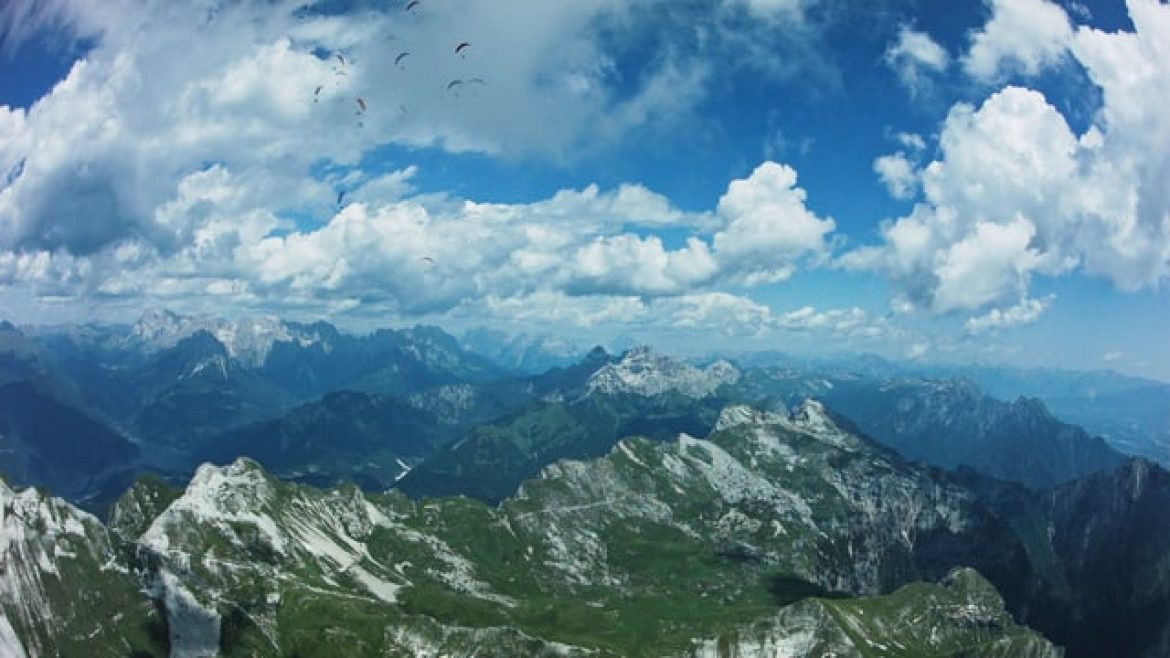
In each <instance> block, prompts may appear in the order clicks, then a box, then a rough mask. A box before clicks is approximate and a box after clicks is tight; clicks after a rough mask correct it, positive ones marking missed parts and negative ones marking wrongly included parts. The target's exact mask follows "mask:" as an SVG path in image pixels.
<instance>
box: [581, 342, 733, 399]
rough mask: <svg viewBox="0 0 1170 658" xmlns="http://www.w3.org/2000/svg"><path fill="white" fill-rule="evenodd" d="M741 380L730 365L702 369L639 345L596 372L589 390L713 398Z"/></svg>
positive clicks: (647, 395) (716, 364)
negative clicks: (724, 387)
mask: <svg viewBox="0 0 1170 658" xmlns="http://www.w3.org/2000/svg"><path fill="white" fill-rule="evenodd" d="M738 380H739V371H738V370H736V369H735V368H734V367H733V366H732V365H731V364H729V363H727V362H717V363H715V364H712V365H711V366H708V367H707V368H706V369H699V368H696V367H695V366H693V365H691V364H689V363H687V362H685V361H683V360H681V359H677V358H674V357H671V356H667V355H663V354H660V353H658V352H655V351H654V349H653V348H651V347H650V346H648V345H639V346H637V347H634V348H631V349H629V350H627V351H626V352H625V353H624V354H622V357H621V358H620V359H619V360H618V361H617V362H613V363H606V364H605V365H603V366H602V367H601V368H599V369H598V370H597V371H596V372H594V373H593V374H592V375H591V376H590V377H589V381H588V383H587V387H588V389H589V391H590V392H591V393H592V392H597V391H599V392H601V393H606V394H621V393H632V394H636V395H642V396H645V397H651V396H654V395H659V394H661V393H666V392H668V391H675V392H678V393H681V394H683V395H686V396H688V397H693V398H702V397H707V396H709V395H713V394H714V393H715V391H716V389H718V388H719V387H720V386H722V385H724V384H733V383H735V382H736V381H738Z"/></svg>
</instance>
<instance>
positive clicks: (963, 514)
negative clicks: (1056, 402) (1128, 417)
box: [0, 312, 1170, 656]
mask: <svg viewBox="0 0 1170 658" xmlns="http://www.w3.org/2000/svg"><path fill="white" fill-rule="evenodd" d="M488 338H493V337H488ZM495 338H498V337H495ZM480 339H481V342H482V341H484V340H487V338H484V337H480ZM493 339H494V338H493ZM524 342H525V341H520V343H524ZM469 343H470V341H469V340H468V338H467V337H466V336H465V338H464V340H463V341H462V342H461V341H460V340H457V339H455V338H454V337H452V336H449V335H447V334H445V333H444V332H442V331H441V330H439V329H436V328H433V327H416V328H413V329H401V330H382V331H377V332H374V333H371V334H368V335H364V336H355V335H350V334H345V333H343V332H340V331H338V330H337V329H335V328H333V327H332V326H330V325H328V324H325V323H315V324H298V323H287V322H283V321H281V320H278V319H275V318H260V319H251V320H243V321H234V322H229V321H226V320H219V319H214V318H188V317H182V316H177V315H174V314H170V313H164V312H159V313H150V314H147V316H145V317H144V318H143V319H142V320H141V321H140V322H138V323H137V324H135V325H132V326H129V327H108V326H106V327H101V326H90V325H87V326H78V327H55V328H17V327H14V326H12V325H10V324H7V323H5V324H4V325H3V326H0V472H3V474H4V479H5V480H6V481H7V484H6V485H4V487H3V489H0V498H3V501H0V502H4V507H3V509H4V514H5V516H4V519H3V522H4V527H5V541H4V542H3V545H0V549H2V550H0V559H2V560H3V562H2V563H0V609H3V611H4V616H3V617H0V619H3V620H4V624H0V650H4V651H7V652H8V653H12V654H13V655H20V654H21V653H24V654H26V655H46V654H54V653H61V654H64V655H71V654H72V653H75V652H76V651H78V650H79V649H78V647H81V646H85V645H86V643H88V644H89V645H92V646H93V647H96V648H95V650H94V652H93V653H92V654H87V655H126V654H134V653H135V652H138V654H140V655H163V654H166V653H170V654H171V655H210V654H212V653H216V652H219V653H221V654H222V655H236V654H240V655H334V653H335V651H336V650H341V648H344V652H345V653H346V654H347V655H385V654H386V653H389V654H391V655H397V654H402V655H427V654H428V652H429V653H433V654H434V655H439V654H444V653H446V654H449V655H464V654H466V655H471V654H472V653H473V652H475V651H480V652H482V653H481V654H480V655H517V654H521V655H530V654H531V655H543V654H548V655H554V654H556V655H565V654H567V655H573V654H581V655H586V654H597V653H600V654H602V655H666V654H669V655H695V656H699V655H704V656H706V655H718V656H724V655H726V656H732V655H759V654H760V652H764V653H765V654H767V655H829V654H830V653H836V654H839V655H907V654H910V655H959V654H961V655H1005V656H1006V655H1037V656H1049V655H1060V654H1061V652H1062V651H1064V652H1066V653H1067V655H1069V656H1094V655H1103V653H1111V654H1113V655H1124V656H1157V655H1163V654H1165V653H1166V652H1167V648H1168V647H1170V630H1168V628H1170V625H1168V624H1167V623H1166V619H1168V618H1170V615H1168V614H1167V613H1170V583H1168V582H1167V578H1166V577H1165V575H1164V571H1165V569H1164V565H1165V564H1166V560H1167V557H1166V556H1167V555H1170V534H1168V533H1167V532H1166V531H1165V529H1166V528H1170V523H1167V522H1168V521H1170V519H1168V518H1166V516H1167V514H1170V511H1168V510H1170V506H1168V505H1166V503H1167V502H1170V500H1167V497H1168V496H1170V477H1168V476H1167V473H1166V471H1164V470H1162V468H1161V467H1160V466H1158V465H1156V464H1154V463H1151V462H1149V461H1146V460H1143V459H1134V458H1130V457H1127V456H1125V455H1124V454H1122V453H1120V452H1118V451H1117V450H1116V449H1114V448H1113V447H1111V446H1110V445H1109V444H1107V443H1106V442H1105V441H1104V440H1103V439H1102V438H1099V437H1094V436H1092V435H1090V434H1089V433H1088V432H1086V431H1085V430H1083V429H1081V428H1079V427H1077V426H1074V425H1071V424H1068V423H1065V422H1062V421H1061V420H1059V419H1058V418H1057V417H1056V416H1054V414H1053V413H1052V412H1050V411H1049V409H1048V407H1047V405H1046V404H1045V403H1044V402H1042V401H1041V400H1040V399H1038V398H1035V397H1026V396H1019V397H1017V398H1016V399H1014V401H1005V400H1001V399H998V398H995V397H992V396H991V395H989V394H987V393H985V392H984V390H983V389H982V388H981V387H980V386H978V385H977V384H976V383H974V382H973V381H972V380H970V379H967V378H961V377H959V378H956V377H939V376H933V375H928V374H920V375H914V374H909V373H907V372H905V371H896V370H889V369H883V368H882V364H881V363H880V362H877V361H874V360H860V361H856V362H852V363H840V362H835V363H832V364H825V363H819V364H813V365H810V364H807V363H803V364H800V363H798V364H793V363H789V362H786V361H784V360H783V359H781V358H779V357H774V356H773V357H768V358H763V357H759V358H757V359H755V360H735V361H731V360H722V359H709V360H706V361H704V362H701V363H700V364H694V363H688V362H686V361H683V360H680V359H676V358H673V357H670V356H667V355H663V354H660V353H657V352H655V351H654V350H653V349H651V348H649V347H647V346H638V347H634V348H631V349H628V350H626V351H624V352H622V353H621V354H616V355H615V354H610V353H608V352H606V351H605V350H603V349H601V348H595V349H593V350H592V351H589V352H587V353H585V354H584V355H582V356H581V357H580V358H578V359H576V360H574V361H571V362H570V361H562V362H559V363H558V365H556V366H555V367H552V368H550V369H547V370H544V371H541V372H534V371H533V370H532V368H530V367H516V365H515V364H513V366H512V367H509V366H507V365H505V364H503V363H500V362H497V361H495V360H493V359H495V358H497V357H498V355H496V356H493V357H492V358H488V357H487V356H480V355H478V354H476V353H474V352H471V351H469V350H468V349H467V348H468V346H469ZM518 344H519V343H518ZM525 344H532V343H531V341H530V342H528V343H525ZM529 363H530V365H531V364H533V363H535V361H530V362H529ZM1119 390H1129V389H1124V387H1122V389H1119ZM1104 394H1108V395H1120V394H1121V393H1120V392H1118V391H1112V392H1110V391H1105V392H1104V393H1103V395H1104ZM212 464H223V466H213V465H212ZM154 474H157V475H154ZM136 476H141V477H140V478H139V479H138V480H137V482H136V483H134V484H133V486H131V483H132V482H133V481H134V479H135V477H136ZM29 485H36V486H38V487H44V488H47V489H48V490H49V491H51V492H52V493H53V494H56V495H60V496H63V497H64V498H66V499H68V501H69V502H66V501H65V500H62V499H59V498H53V497H52V496H51V495H50V494H47V493H46V492H45V491H44V490H43V489H41V490H37V489H33V488H24V489H23V490H22V489H21V487H28V486H29ZM115 499H116V502H115ZM111 503H112V505H111ZM81 508H84V509H86V510H89V512H85V511H82V509H81ZM90 512H92V513H94V514H96V516H92V515H91V514H90ZM103 519H104V520H103ZM81 582H85V583H89V582H93V583H98V584H99V585H98V586H97V590H100V591H96V590H95V592H93V593H92V594H87V595H86V596H84V597H82V598H81V599H77V598H76V597H73V596H72V594H71V591H70V584H71V583H81ZM102 610H106V611H109V610H117V611H118V612H117V613H116V614H117V615H119V616H118V617H117V620H118V621H117V623H115V624H113V625H110V626H109V630H108V631H107V630H96V628H93V627H92V626H94V624H95V623H96V622H95V620H99V619H101V614H102V613H101V612H100V611H102ZM324 638H328V639H324ZM1061 647H1062V648H1063V649H1062V648H1061ZM18 649H19V651H18ZM786 652H787V653H786Z"/></svg>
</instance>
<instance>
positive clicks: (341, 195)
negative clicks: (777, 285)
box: [313, 0, 487, 265]
mask: <svg viewBox="0 0 1170 658" xmlns="http://www.w3.org/2000/svg"><path fill="white" fill-rule="evenodd" d="M422 5H423V0H410V2H407V4H406V5H405V11H406V12H408V13H412V14H413V13H416V12H417V10H418V9H419V8H420V7H421V6H422ZM391 38H393V37H391ZM469 48H471V42H469V41H460V42H459V43H457V44H456V45H455V47H454V54H455V55H457V56H459V57H460V58H466V57H467V51H468V49H469ZM410 56H411V54H410V51H406V50H404V51H402V52H400V53H398V55H397V56H396V57H395V58H394V66H395V67H396V68H399V69H403V70H405V68H406V60H407V58H408V57H410ZM333 58H334V59H336V60H337V64H336V65H335V66H334V67H333V75H334V76H335V77H338V78H340V77H345V76H346V75H347V72H346V66H347V62H346V60H345V56H344V55H343V54H341V53H334V54H333ZM486 84H487V83H486V81H484V79H483V78H479V77H474V78H467V79H463V78H456V79H454V80H451V81H450V82H448V83H447V87H446V91H447V92H448V93H453V94H458V92H459V90H460V89H461V88H465V87H470V86H474V85H486ZM324 89H325V85H324V84H319V85H317V87H316V88H315V89H314V90H313V102H314V103H318V102H319V101H320V99H321V92H322V91H323V90H324ZM354 104H355V105H356V108H357V109H356V111H355V112H354V114H355V115H356V116H357V117H358V127H362V126H363V124H362V121H361V119H362V117H363V116H364V115H365V113H366V110H367V109H368V107H369V106H368V104H367V103H366V99H365V98H363V97H362V96H355V97H354ZM398 110H399V112H400V113H401V114H406V106H405V105H401V104H400V105H399V106H398ZM345 195H346V190H340V191H339V192H338V193H337V208H338V210H340V209H342V208H344V207H345ZM419 262H421V263H424V264H425V265H433V264H434V262H435V259H434V258H432V257H430V256H423V257H421V258H420V259H419Z"/></svg>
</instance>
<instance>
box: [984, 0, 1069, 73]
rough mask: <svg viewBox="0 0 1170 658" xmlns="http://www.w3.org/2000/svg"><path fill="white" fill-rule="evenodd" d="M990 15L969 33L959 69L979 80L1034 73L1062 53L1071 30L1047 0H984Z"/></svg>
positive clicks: (1063, 17) (1052, 4)
mask: <svg viewBox="0 0 1170 658" xmlns="http://www.w3.org/2000/svg"><path fill="white" fill-rule="evenodd" d="M986 1H987V4H988V5H989V7H990V9H991V19H990V20H988V22H987V24H985V25H984V26H983V27H982V28H981V29H979V30H976V31H975V32H973V33H972V34H971V48H970V49H969V50H968V51H967V54H966V56H965V57H964V58H963V69H964V71H966V73H967V74H968V75H970V76H971V77H973V78H975V79H976V80H979V81H982V82H996V81H998V80H1000V79H1002V78H1003V77H1005V76H1006V75H1009V74H1012V73H1020V74H1023V75H1029V76H1030V75H1036V74H1037V73H1039V72H1040V71H1041V70H1042V69H1043V68H1044V67H1046V66H1049V65H1051V64H1053V63H1055V62H1057V61H1058V60H1059V59H1060V58H1061V57H1062V56H1064V54H1065V51H1066V49H1067V48H1068V44H1069V42H1070V40H1071V39H1072V35H1073V30H1072V26H1071V24H1070V23H1069V20H1068V15H1067V14H1065V12H1064V10H1063V9H1061V8H1060V6H1059V5H1057V4H1055V3H1053V2H1051V1H1050V0H986Z"/></svg>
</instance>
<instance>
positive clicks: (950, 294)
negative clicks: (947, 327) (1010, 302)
mask: <svg viewBox="0 0 1170 658" xmlns="http://www.w3.org/2000/svg"><path fill="white" fill-rule="evenodd" d="M1034 235H1035V228H1034V227H1033V226H1032V224H1031V222H1029V221H1028V220H1026V219H1024V218H1022V217H1017V218H1016V219H1015V220H1014V221H1012V222H1010V223H1005V224H999V223H995V222H978V223H976V224H975V225H974V226H973V227H972V228H971V231H970V233H968V234H967V235H966V236H965V237H964V238H963V239H962V240H960V241H958V242H956V243H954V244H952V245H951V246H950V247H949V248H947V249H946V250H945V251H943V252H940V253H938V254H936V261H935V270H934V271H935V275H936V276H937V277H938V286H937V288H936V289H935V293H934V308H935V309H936V310H939V311H951V310H955V309H966V308H979V307H981V306H984V305H986V304H989V303H991V302H994V301H996V300H1000V299H1008V298H1011V296H1013V295H1017V294H1022V292H1023V291H1024V290H1026V289H1027V284H1028V275H1029V274H1030V273H1031V272H1032V270H1034V269H1035V268H1036V263H1037V262H1038V260H1039V254H1038V253H1037V252H1036V250H1034V249H1031V248H1029V246H1028V245H1029V244H1030V243H1031V242H1032V237H1033V236H1034Z"/></svg>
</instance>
